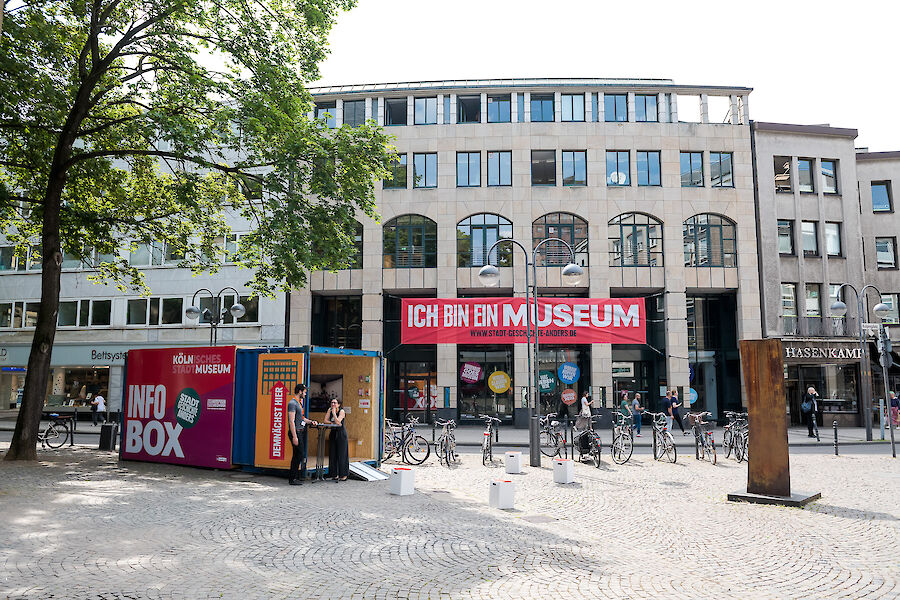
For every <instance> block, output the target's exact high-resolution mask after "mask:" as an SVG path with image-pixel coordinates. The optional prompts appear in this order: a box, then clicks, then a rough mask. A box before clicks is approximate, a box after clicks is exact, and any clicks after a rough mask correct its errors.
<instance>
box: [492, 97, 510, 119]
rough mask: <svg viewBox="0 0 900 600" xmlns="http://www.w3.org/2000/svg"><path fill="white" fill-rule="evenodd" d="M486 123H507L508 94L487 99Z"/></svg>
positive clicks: (508, 113)
mask: <svg viewBox="0 0 900 600" xmlns="http://www.w3.org/2000/svg"><path fill="white" fill-rule="evenodd" d="M487 105H488V106H487V109H488V123H509V121H510V96H509V94H499V95H490V96H488V97H487Z"/></svg>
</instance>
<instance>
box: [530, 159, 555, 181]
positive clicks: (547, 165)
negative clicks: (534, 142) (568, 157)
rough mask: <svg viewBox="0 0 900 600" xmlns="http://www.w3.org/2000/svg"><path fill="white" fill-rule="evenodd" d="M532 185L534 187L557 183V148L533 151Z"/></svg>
mask: <svg viewBox="0 0 900 600" xmlns="http://www.w3.org/2000/svg"><path fill="white" fill-rule="evenodd" d="M535 167H537V168H535ZM531 185H532V186H533V187H545V186H546V187H552V186H555V185H556V150H532V151H531Z"/></svg>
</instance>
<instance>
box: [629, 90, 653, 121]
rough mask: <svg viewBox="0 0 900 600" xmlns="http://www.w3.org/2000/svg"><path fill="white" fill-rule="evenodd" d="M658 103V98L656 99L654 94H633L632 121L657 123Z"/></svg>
mask: <svg viewBox="0 0 900 600" xmlns="http://www.w3.org/2000/svg"><path fill="white" fill-rule="evenodd" d="M658 101H659V98H657V96H656V94H635V95H634V120H635V121H637V122H638V123H658V122H659V106H658V104H659V102H658ZM651 115H652V116H651Z"/></svg>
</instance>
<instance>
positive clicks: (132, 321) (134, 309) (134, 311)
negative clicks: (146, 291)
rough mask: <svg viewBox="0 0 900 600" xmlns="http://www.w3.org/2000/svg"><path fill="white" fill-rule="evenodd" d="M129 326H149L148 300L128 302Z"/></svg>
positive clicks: (127, 320)
mask: <svg viewBox="0 0 900 600" xmlns="http://www.w3.org/2000/svg"><path fill="white" fill-rule="evenodd" d="M126 323H127V324H128V325H146V324H147V299H146V298H135V299H131V300H128V315H127V319H126Z"/></svg>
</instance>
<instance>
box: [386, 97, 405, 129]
mask: <svg viewBox="0 0 900 600" xmlns="http://www.w3.org/2000/svg"><path fill="white" fill-rule="evenodd" d="M384 124H385V125H388V126H393V125H406V98H385V99H384Z"/></svg>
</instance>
